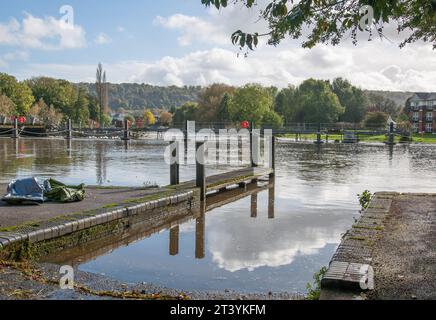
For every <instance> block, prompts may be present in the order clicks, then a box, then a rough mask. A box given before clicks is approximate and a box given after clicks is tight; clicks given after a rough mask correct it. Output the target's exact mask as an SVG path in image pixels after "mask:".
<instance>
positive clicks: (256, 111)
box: [229, 84, 274, 124]
mask: <svg viewBox="0 0 436 320" xmlns="http://www.w3.org/2000/svg"><path fill="white" fill-rule="evenodd" d="M273 108H274V97H273V95H272V93H271V91H270V90H269V89H268V88H264V87H262V86H261V85H259V84H248V85H245V86H244V87H241V88H238V89H236V91H235V94H234V96H233V98H232V100H231V103H230V108H229V109H230V110H229V111H230V119H231V120H233V121H254V122H255V123H256V124H262V120H263V116H264V115H265V114H266V113H268V112H270V111H273Z"/></svg>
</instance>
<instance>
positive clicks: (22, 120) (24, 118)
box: [18, 117, 26, 124]
mask: <svg viewBox="0 0 436 320" xmlns="http://www.w3.org/2000/svg"><path fill="white" fill-rule="evenodd" d="M18 122H19V123H21V124H23V123H25V122H26V117H18Z"/></svg>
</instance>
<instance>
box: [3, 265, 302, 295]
mask: <svg viewBox="0 0 436 320" xmlns="http://www.w3.org/2000/svg"><path fill="white" fill-rule="evenodd" d="M59 278H60V275H59V266H58V265H54V264H37V265H35V270H33V271H32V272H29V271H28V269H27V272H23V271H22V270H21V269H17V268H14V267H5V266H0V300H23V299H24V300H110V299H122V298H120V297H116V298H114V297H113V295H112V293H116V294H119V293H124V294H130V293H132V292H133V293H135V294H138V295H152V294H154V295H159V296H160V297H162V298H164V297H170V298H174V299H189V300H297V299H303V298H304V296H303V295H298V294H290V293H267V294H246V293H237V292H232V291H227V290H226V291H224V292H200V291H198V292H181V291H178V290H173V289H166V288H160V287H157V286H154V285H152V284H146V283H141V284H126V283H122V282H119V281H116V280H112V279H110V278H107V277H104V276H101V275H96V274H93V273H87V272H82V271H78V270H75V282H76V285H80V286H85V287H86V288H88V289H90V290H91V291H92V292H89V290H85V291H84V290H80V289H76V290H61V289H60V288H59V286H58V285H57V284H56V283H57V282H58V281H59ZM43 279H45V280H47V279H48V280H51V281H52V282H51V283H48V284H47V283H44V281H43ZM139 298H140V297H139ZM127 299H130V298H129V297H128V298H127Z"/></svg>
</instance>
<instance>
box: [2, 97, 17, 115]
mask: <svg viewBox="0 0 436 320" xmlns="http://www.w3.org/2000/svg"><path fill="white" fill-rule="evenodd" d="M14 112H15V103H14V102H13V101H12V100H11V99H10V98H9V97H7V96H5V95H4V94H2V95H0V116H2V117H5V118H7V117H10V116H12V115H13V114H14Z"/></svg>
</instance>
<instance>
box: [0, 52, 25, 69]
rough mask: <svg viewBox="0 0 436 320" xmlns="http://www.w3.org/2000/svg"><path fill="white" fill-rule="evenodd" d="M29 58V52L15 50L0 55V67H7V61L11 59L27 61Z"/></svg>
mask: <svg viewBox="0 0 436 320" xmlns="http://www.w3.org/2000/svg"><path fill="white" fill-rule="evenodd" d="M28 59H29V53H28V52H26V51H15V52H9V53H5V54H3V55H0V67H3V68H6V67H9V63H10V62H12V61H27V60H28Z"/></svg>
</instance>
